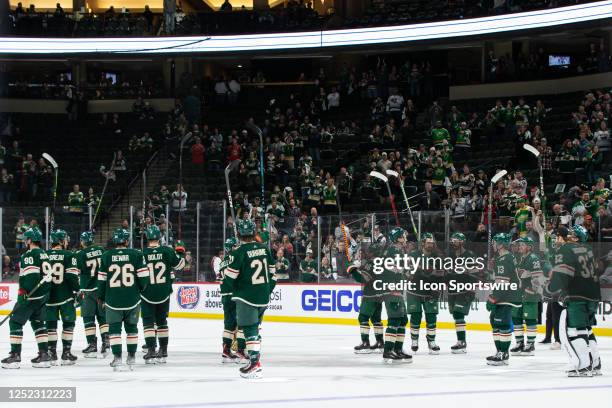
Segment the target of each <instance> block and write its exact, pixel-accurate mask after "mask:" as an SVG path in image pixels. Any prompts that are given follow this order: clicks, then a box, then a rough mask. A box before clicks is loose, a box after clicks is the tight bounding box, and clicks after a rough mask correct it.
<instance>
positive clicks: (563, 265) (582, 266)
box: [548, 243, 601, 301]
mask: <svg viewBox="0 0 612 408" xmlns="http://www.w3.org/2000/svg"><path fill="white" fill-rule="evenodd" d="M548 288H549V291H550V292H551V293H559V294H560V298H561V299H563V300H572V301H580V300H585V301H598V300H600V298H601V292H600V287H599V279H598V278H597V274H596V273H595V257H594V256H593V250H592V249H591V248H590V247H589V246H588V245H584V244H579V243H566V244H563V245H562V246H561V247H560V248H559V249H558V251H557V253H556V254H555V259H554V265H553V270H552V276H551V279H550V283H549V286H548Z"/></svg>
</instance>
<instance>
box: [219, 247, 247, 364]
mask: <svg viewBox="0 0 612 408" xmlns="http://www.w3.org/2000/svg"><path fill="white" fill-rule="evenodd" d="M224 247H225V257H224V258H223V261H222V262H221V266H220V267H219V272H220V274H221V303H222V304H223V352H222V354H221V362H222V363H240V362H242V361H243V360H244V362H246V361H247V360H248V357H247V356H246V354H245V348H246V342H245V340H244V333H243V332H242V330H236V329H237V324H236V303H235V302H234V301H233V300H232V295H233V293H232V292H231V290H229V289H228V287H227V286H228V280H227V279H226V278H225V270H226V268H227V266H228V265H229V264H230V263H231V262H232V261H233V259H234V258H233V255H232V251H234V250H236V248H238V240H237V239H236V238H228V239H226V240H225V244H224ZM234 336H236V342H237V345H238V349H237V351H236V354H234V353H233V352H232V343H233V341H234Z"/></svg>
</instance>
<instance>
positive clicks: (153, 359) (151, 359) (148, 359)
mask: <svg viewBox="0 0 612 408" xmlns="http://www.w3.org/2000/svg"><path fill="white" fill-rule="evenodd" d="M142 358H143V359H144V362H145V364H155V363H157V352H156V351H155V350H153V349H147V354H145V355H144V356H142Z"/></svg>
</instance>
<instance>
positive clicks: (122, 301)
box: [98, 248, 149, 310]
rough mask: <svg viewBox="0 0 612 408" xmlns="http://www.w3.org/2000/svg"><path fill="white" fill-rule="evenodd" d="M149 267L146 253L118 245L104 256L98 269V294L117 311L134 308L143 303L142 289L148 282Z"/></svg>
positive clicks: (107, 304)
mask: <svg viewBox="0 0 612 408" xmlns="http://www.w3.org/2000/svg"><path fill="white" fill-rule="evenodd" d="M148 278H149V269H148V268H147V265H145V262H144V257H143V256H142V253H141V252H140V251H138V250H136V249H131V248H120V249H119V248H115V249H111V250H109V251H106V252H105V253H104V255H102V264H101V265H100V270H99V271H98V297H99V299H101V300H102V301H104V302H105V303H106V306H107V307H109V308H110V309H113V310H131V309H133V308H134V307H136V306H138V305H139V304H140V292H141V291H142V289H143V288H144V287H145V286H146V285H147V280H148Z"/></svg>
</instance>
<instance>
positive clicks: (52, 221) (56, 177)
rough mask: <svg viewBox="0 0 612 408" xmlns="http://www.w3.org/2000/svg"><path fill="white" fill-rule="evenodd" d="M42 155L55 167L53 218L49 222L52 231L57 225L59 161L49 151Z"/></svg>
mask: <svg viewBox="0 0 612 408" xmlns="http://www.w3.org/2000/svg"><path fill="white" fill-rule="evenodd" d="M42 157H43V159H45V160H46V161H47V162H49V164H50V165H51V167H53V173H54V178H53V208H52V210H51V219H50V222H49V224H50V229H51V231H53V228H54V226H55V203H56V201H57V185H58V180H59V166H58V164H57V162H56V161H55V159H54V158H53V157H51V155H50V154H49V153H43V154H42Z"/></svg>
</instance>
